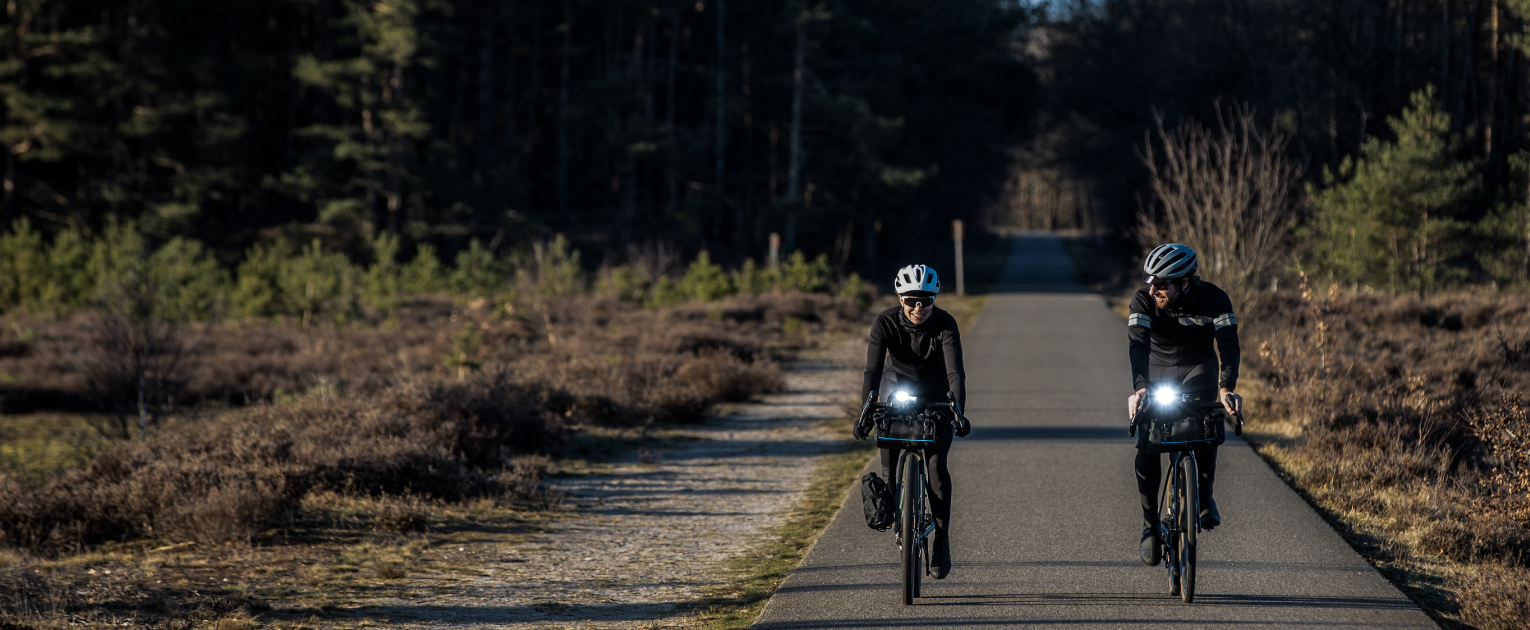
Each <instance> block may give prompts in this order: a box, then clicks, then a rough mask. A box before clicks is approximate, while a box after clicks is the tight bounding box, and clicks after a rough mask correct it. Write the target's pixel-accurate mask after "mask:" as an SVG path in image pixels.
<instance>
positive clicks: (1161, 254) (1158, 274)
mask: <svg viewBox="0 0 1530 630" xmlns="http://www.w3.org/2000/svg"><path fill="white" fill-rule="evenodd" d="M1195 269H1196V255H1195V250H1193V249H1190V246H1188V245H1180V244H1179V243H1169V244H1167V245H1159V246H1158V247H1154V248H1153V251H1151V252H1148V255H1147V260H1144V261H1142V271H1143V272H1144V273H1146V274H1147V275H1148V281H1150V282H1151V281H1152V279H1153V278H1165V279H1170V280H1173V279H1176V278H1188V277H1190V276H1191V275H1193V274H1194V273H1195Z"/></svg>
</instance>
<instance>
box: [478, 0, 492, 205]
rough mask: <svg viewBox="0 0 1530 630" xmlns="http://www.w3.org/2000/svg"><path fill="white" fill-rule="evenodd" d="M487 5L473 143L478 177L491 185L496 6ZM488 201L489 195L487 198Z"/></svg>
mask: <svg viewBox="0 0 1530 630" xmlns="http://www.w3.org/2000/svg"><path fill="white" fill-rule="evenodd" d="M494 6H495V5H493V4H489V5H486V6H485V7H484V15H483V17H482V20H483V23H482V24H480V25H479V38H478V39H479V42H478V133H476V134H474V135H475V136H476V137H474V138H473V144H474V146H475V147H476V148H477V149H478V150H477V151H476V153H477V155H476V156H475V157H477V158H478V159H477V162H478V169H477V170H478V178H479V181H480V182H482V184H481V185H482V186H484V187H485V188H487V187H489V181H490V177H489V172H488V170H489V162H490V159H491V158H490V156H492V155H493V152H492V147H493V146H494V115H493V111H494V23H495V20H494V17H495V16H494V9H493V7H494ZM485 201H487V199H485Z"/></svg>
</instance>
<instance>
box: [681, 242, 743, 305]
mask: <svg viewBox="0 0 1530 630" xmlns="http://www.w3.org/2000/svg"><path fill="white" fill-rule="evenodd" d="M680 290H681V291H682V292H684V293H685V294H686V295H687V296H689V297H690V298H691V299H693V300H700V301H703V302H711V301H713V300H719V299H722V298H725V297H728V296H730V295H733V293H734V288H733V282H732V281H730V280H729V279H728V274H727V273H724V272H723V269H722V267H720V266H718V265H716V264H714V263H713V262H712V256H711V254H708V253H707V251H706V250H701V253H700V254H697V255H696V260H695V261H693V262H692V263H691V266H690V268H688V269H686V270H685V277H683V278H681V279H680Z"/></svg>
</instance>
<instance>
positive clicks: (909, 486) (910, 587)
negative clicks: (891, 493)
mask: <svg viewBox="0 0 1530 630" xmlns="http://www.w3.org/2000/svg"><path fill="white" fill-rule="evenodd" d="M902 469H903V479H902V480H901V482H902V483H901V484H900V486H901V487H900V488H899V491H900V492H899V494H900V496H899V497H898V507H899V510H898V535H899V536H901V537H902V539H903V548H902V549H901V550H900V551H902V554H900V555H901V556H902V564H903V605H905V606H912V605H913V604H914V598H915V597H918V596H919V578H920V575H919V573H920V571H921V570H922V567H920V566H919V564H920V563H919V550H920V549H921V548H923V547H924V544H923V541H921V540H919V535H920V534H922V533H924V532H922V531H920V529H919V516H920V513H921V512H923V508H924V506H923V505H922V502H921V501H920V499H921V498H922V497H923V496H924V494H923V489H924V478H923V473H924V467H923V465H922V463H921V462H920V460H919V456H918V455H917V454H915V453H912V452H909V453H904V454H903V466H902Z"/></svg>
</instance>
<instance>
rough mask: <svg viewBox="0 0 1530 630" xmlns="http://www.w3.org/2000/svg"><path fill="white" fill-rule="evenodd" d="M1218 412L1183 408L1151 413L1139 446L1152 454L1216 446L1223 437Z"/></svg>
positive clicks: (1224, 431) (1222, 427)
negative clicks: (1141, 443)
mask: <svg viewBox="0 0 1530 630" xmlns="http://www.w3.org/2000/svg"><path fill="white" fill-rule="evenodd" d="M1222 420H1223V416H1222V414H1221V413H1217V412H1215V411H1211V410H1206V409H1183V410H1177V411H1176V412H1171V413H1165V414H1154V415H1153V416H1152V417H1151V418H1150V419H1149V420H1148V423H1147V427H1146V429H1147V430H1146V431H1144V432H1143V438H1144V439H1143V445H1142V446H1143V448H1146V449H1149V451H1150V452H1156V453H1173V452H1176V451H1188V450H1190V449H1193V448H1200V447H1202V446H1217V445H1220V444H1221V443H1222V442H1225V441H1226V440H1227V432H1226V431H1227V430H1226V428H1225V427H1224V426H1223V422H1222Z"/></svg>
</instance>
